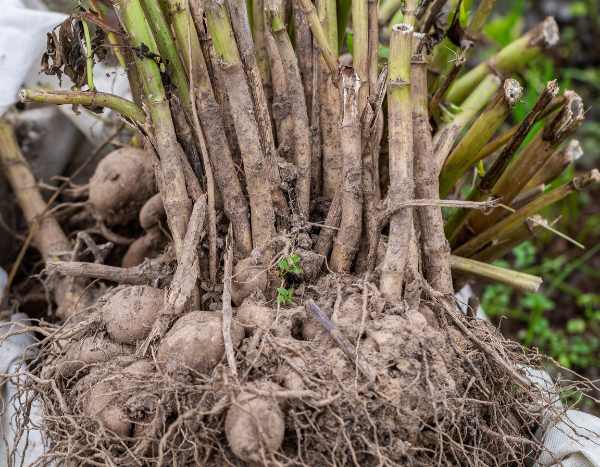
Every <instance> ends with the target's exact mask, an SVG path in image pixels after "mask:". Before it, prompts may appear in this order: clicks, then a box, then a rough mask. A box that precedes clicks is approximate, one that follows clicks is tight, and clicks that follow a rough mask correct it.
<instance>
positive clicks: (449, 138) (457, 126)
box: [433, 75, 502, 165]
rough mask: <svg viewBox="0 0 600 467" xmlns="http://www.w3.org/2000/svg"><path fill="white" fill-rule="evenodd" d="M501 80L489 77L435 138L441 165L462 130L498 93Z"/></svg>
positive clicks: (434, 141) (436, 152)
mask: <svg viewBox="0 0 600 467" xmlns="http://www.w3.org/2000/svg"><path fill="white" fill-rule="evenodd" d="M501 83H502V82H501V80H500V78H498V77H497V76H495V75H489V76H487V77H486V78H485V79H484V80H483V81H482V82H481V83H479V85H478V86H477V88H475V90H474V91H473V92H472V93H471V94H470V95H469V97H468V98H467V99H466V100H465V101H464V102H463V104H462V105H461V111H460V113H458V114H457V115H456V116H455V117H454V118H453V119H452V121H451V122H449V123H447V124H445V125H444V126H442V127H441V128H440V129H439V130H438V131H437V133H436V134H435V136H434V137H433V147H434V154H435V157H436V158H437V160H438V161H439V164H440V165H441V164H442V163H443V161H444V160H446V157H447V156H448V154H449V153H450V151H451V150H452V147H453V146H454V143H455V142H456V139H457V138H458V136H459V135H460V133H461V132H462V130H463V129H464V128H465V127H466V126H467V125H468V124H469V123H471V121H472V120H473V119H474V118H475V117H476V116H477V114H478V113H479V112H480V111H481V109H483V108H484V107H485V106H486V105H487V103H488V102H489V100H490V99H491V98H492V97H493V96H494V94H495V93H496V92H497V91H498V88H499V87H500V84H501Z"/></svg>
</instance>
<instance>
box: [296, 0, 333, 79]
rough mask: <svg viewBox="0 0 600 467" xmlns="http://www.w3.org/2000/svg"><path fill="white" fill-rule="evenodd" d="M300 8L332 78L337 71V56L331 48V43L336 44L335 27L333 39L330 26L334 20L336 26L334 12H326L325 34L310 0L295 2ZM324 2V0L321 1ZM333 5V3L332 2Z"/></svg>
mask: <svg viewBox="0 0 600 467" xmlns="http://www.w3.org/2000/svg"><path fill="white" fill-rule="evenodd" d="M297 1H298V3H299V5H300V8H301V9H302V11H303V12H304V14H305V15H306V18H307V20H308V24H309V25H310V30H311V31H312V33H313V37H314V39H315V42H316V43H317V46H318V47H319V49H320V50H321V55H322V56H323V60H325V63H326V64H327V67H328V68H329V72H330V73H331V75H332V76H334V77H335V76H337V71H338V54H337V49H336V48H334V47H332V45H331V43H332V42H333V40H335V42H336V43H337V26H336V28H335V39H334V37H333V32H332V29H333V28H332V27H330V26H332V24H331V21H332V20H334V21H336V25H337V16H336V15H335V10H333V14H332V13H331V12H330V11H329V10H326V11H327V18H328V19H329V21H327V26H328V28H327V32H326V30H325V29H324V28H323V26H322V24H321V21H320V19H319V15H318V13H317V10H316V9H315V6H314V5H313V3H312V1H311V0H297ZM322 1H325V0H322ZM327 1H329V0H327ZM334 3H335V1H334Z"/></svg>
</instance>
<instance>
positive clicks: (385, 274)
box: [379, 24, 414, 299]
mask: <svg viewBox="0 0 600 467" xmlns="http://www.w3.org/2000/svg"><path fill="white" fill-rule="evenodd" d="M412 54H413V27H412V26H411V25H409V24H397V25H395V26H394V27H393V28H392V38H391V40H390V60H389V75H388V79H389V86H388V127H389V147H390V155H389V175H390V188H389V193H388V198H389V202H390V204H391V205H392V206H394V205H397V204H400V203H402V202H406V201H408V200H409V199H412V198H414V180H413V120H412V118H413V117H412V112H413V109H412V107H413V103H412V94H411V93H412V91H411V82H410V81H411V58H412ZM413 230H414V227H413V210H412V209H410V208H408V209H405V210H404V211H403V212H400V213H396V214H394V215H393V216H392V217H391V218H390V233H389V240H388V246H387V250H386V253H385V257H384V260H383V265H382V272H381V279H380V284H379V288H380V290H381V292H382V293H383V295H384V296H385V297H386V298H387V299H401V298H402V287H403V284H404V273H405V269H406V263H407V252H408V251H409V247H410V244H411V236H412V231H413Z"/></svg>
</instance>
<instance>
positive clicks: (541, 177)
mask: <svg viewBox="0 0 600 467" xmlns="http://www.w3.org/2000/svg"><path fill="white" fill-rule="evenodd" d="M582 155H583V149H582V147H581V144H580V143H579V141H577V140H576V139H573V140H571V141H569V144H568V145H567V147H566V148H563V149H560V150H558V151H555V152H554V154H552V156H550V158H549V159H548V160H547V161H546V163H545V164H544V165H543V166H542V168H541V169H540V170H538V171H537V172H536V174H535V175H534V176H533V177H532V178H531V180H529V182H527V185H525V188H524V189H523V191H528V190H531V189H533V188H535V187H536V186H539V185H546V184H548V183H550V182H551V181H552V180H554V179H555V178H557V177H558V176H559V175H560V174H561V173H563V172H564V170H565V169H566V168H567V167H568V166H569V165H570V164H571V163H573V162H574V161H576V160H577V159H579V158H580V157H581V156H582Z"/></svg>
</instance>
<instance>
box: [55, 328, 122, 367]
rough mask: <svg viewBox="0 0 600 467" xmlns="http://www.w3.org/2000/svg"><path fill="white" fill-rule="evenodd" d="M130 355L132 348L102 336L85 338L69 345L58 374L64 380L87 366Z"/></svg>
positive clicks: (60, 363) (59, 364) (59, 365)
mask: <svg viewBox="0 0 600 467" xmlns="http://www.w3.org/2000/svg"><path fill="white" fill-rule="evenodd" d="M130 353H132V348H131V347H129V346H127V345H122V344H118V343H115V342H112V341H111V340H110V339H107V338H106V337H104V336H102V335H94V336H88V337H84V338H83V339H82V340H81V341H76V342H72V343H71V344H69V346H68V347H67V350H66V352H65V355H64V356H63V357H62V358H61V360H60V362H59V363H58V365H57V373H58V374H59V375H61V376H62V377H63V378H70V377H71V376H72V375H73V374H75V372H77V371H79V370H81V369H82V368H84V367H85V366H87V365H92V364H95V363H102V362H107V361H109V360H112V359H113V358H114V357H117V356H119V355H128V354H130Z"/></svg>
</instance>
